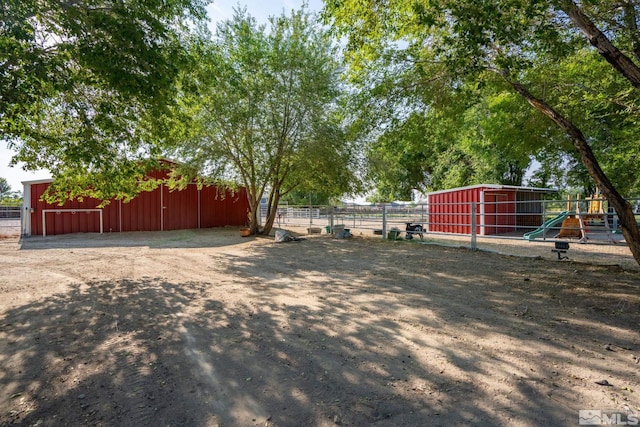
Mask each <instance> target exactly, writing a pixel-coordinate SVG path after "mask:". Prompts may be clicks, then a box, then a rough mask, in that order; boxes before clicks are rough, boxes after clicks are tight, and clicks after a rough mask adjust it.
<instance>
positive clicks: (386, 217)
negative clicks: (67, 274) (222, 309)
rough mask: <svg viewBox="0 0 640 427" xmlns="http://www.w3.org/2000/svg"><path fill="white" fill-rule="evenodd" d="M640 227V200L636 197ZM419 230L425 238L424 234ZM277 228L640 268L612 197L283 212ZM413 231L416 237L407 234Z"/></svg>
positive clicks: (291, 209) (301, 208) (297, 208)
mask: <svg viewBox="0 0 640 427" xmlns="http://www.w3.org/2000/svg"><path fill="white" fill-rule="evenodd" d="M629 201H630V202H631V203H632V205H633V206H634V209H635V213H636V220H637V221H639V222H640V199H629ZM416 225H419V226H420V227H419V228H418V229H419V230H421V231H422V233H416V232H415V229H416V227H415V226H416ZM275 227H277V228H298V229H301V228H302V229H305V230H301V231H306V232H307V233H325V234H326V233H333V232H335V231H336V230H342V229H347V230H349V231H350V232H351V233H352V234H354V235H361V236H365V237H377V238H387V239H389V238H392V239H394V240H411V241H414V242H415V241H417V242H421V243H433V244H442V245H453V246H462V247H467V248H469V249H472V250H476V249H480V250H491V251H496V252H500V253H505V254H510V255H525V256H540V257H550V256H555V255H554V253H552V252H551V249H553V247H554V242H556V241H565V242H569V243H570V249H569V251H568V255H569V256H570V259H572V260H574V261H584V262H588V263H599V264H617V265H623V266H625V267H630V268H634V269H635V268H637V267H638V264H637V262H636V261H635V260H634V259H633V257H632V256H631V252H630V251H629V248H628V246H627V245H626V242H625V241H624V237H623V236H622V234H621V231H620V227H619V223H618V217H617V215H616V213H615V211H614V210H612V209H611V208H610V207H609V206H608V203H607V201H606V200H604V199H595V198H594V199H586V200H585V199H582V200H581V199H569V200H564V201H562V200H537V201H504V202H503V201H498V202H492V203H478V202H469V203H441V204H432V205H429V204H407V205H404V204H386V205H370V206H358V205H353V206H346V207H328V206H312V207H309V206H282V207H280V208H278V211H277V217H276V221H275ZM407 230H409V232H407Z"/></svg>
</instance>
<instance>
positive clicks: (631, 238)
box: [502, 73, 640, 264]
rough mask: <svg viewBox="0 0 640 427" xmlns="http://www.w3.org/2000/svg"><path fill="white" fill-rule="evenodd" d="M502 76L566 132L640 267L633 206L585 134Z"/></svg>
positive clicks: (639, 238)
mask: <svg viewBox="0 0 640 427" xmlns="http://www.w3.org/2000/svg"><path fill="white" fill-rule="evenodd" d="M502 76H503V77H504V78H505V79H506V80H507V82H508V83H509V84H510V85H511V86H512V87H513V88H514V89H515V91H516V92H517V93H518V94H520V95H521V96H522V97H524V98H525V99H526V100H527V102H529V104H531V105H532V106H533V108H535V109H536V110H538V111H540V112H541V113H542V114H544V115H545V116H547V117H549V118H550V119H551V120H552V121H553V122H554V123H555V124H556V125H558V126H559V127H560V128H561V129H563V130H564V131H565V132H566V133H567V135H568V136H569V138H571V142H572V143H573V146H574V147H575V148H576V150H577V151H578V153H579V154H580V158H581V159H582V163H583V164H584V166H585V167H586V169H587V172H589V175H590V176H591V178H592V179H593V180H594V182H595V184H596V185H597V186H598V188H599V189H600V191H602V195H603V196H604V197H605V198H606V199H607V200H608V201H609V204H610V205H611V206H613V208H614V209H615V210H616V213H617V214H618V223H619V224H620V228H621V229H622V235H623V236H624V238H625V240H626V242H627V245H629V249H630V250H631V253H632V254H633V257H634V258H635V260H636V261H637V262H638V264H640V228H638V224H637V223H636V219H635V216H634V214H633V208H632V206H631V204H630V203H629V202H628V201H627V200H626V199H625V198H624V197H622V196H621V195H620V193H618V191H617V190H616V189H615V187H614V186H613V184H611V182H610V181H609V178H608V177H607V176H606V174H605V173H604V171H603V170H602V168H601V167H600V164H599V163H598V160H597V159H596V157H595V155H594V154H593V151H592V150H591V146H590V145H589V143H588V142H587V140H586V139H585V137H584V135H583V134H582V131H580V129H578V128H577V127H576V126H575V125H574V124H573V123H572V122H571V121H569V120H568V119H567V118H565V117H564V116H562V115H561V114H560V113H558V112H557V111H555V110H554V109H553V108H552V107H551V106H550V105H549V104H547V103H546V102H544V101H543V100H540V99H538V98H536V97H535V96H533V94H531V93H530V92H529V91H528V90H527V89H526V88H525V87H524V86H522V84H520V83H519V82H516V81H511V80H510V79H509V78H508V76H507V75H506V74H505V73H503V74H502Z"/></svg>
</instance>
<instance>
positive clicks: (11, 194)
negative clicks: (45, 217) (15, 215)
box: [0, 177, 22, 206]
mask: <svg viewBox="0 0 640 427" xmlns="http://www.w3.org/2000/svg"><path fill="white" fill-rule="evenodd" d="M20 203H22V195H21V193H20V191H13V190H12V189H11V186H10V185H9V182H8V181H7V179H6V178H2V177H0V204H1V205H5V206H18V205H19V204H20Z"/></svg>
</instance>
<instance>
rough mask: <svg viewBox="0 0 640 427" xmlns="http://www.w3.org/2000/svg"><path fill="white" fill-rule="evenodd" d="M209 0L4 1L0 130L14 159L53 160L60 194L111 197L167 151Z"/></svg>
mask: <svg viewBox="0 0 640 427" xmlns="http://www.w3.org/2000/svg"><path fill="white" fill-rule="evenodd" d="M207 3H208V2H207V1H206V0H166V1H155V0H132V1H126V2H121V1H112V0H106V1H95V0H79V1H62V2H58V1H51V0H45V1H40V0H38V1H36V0H8V1H4V2H2V5H0V16H1V17H2V19H0V52H1V56H0V66H1V68H2V70H3V72H2V73H0V138H2V139H5V140H7V141H9V143H10V147H11V148H13V149H14V150H15V151H16V156H15V157H14V159H13V161H14V162H18V161H21V162H24V164H25V167H26V168H27V169H32V170H35V169H42V168H46V169H49V170H50V171H51V172H52V174H53V177H54V178H56V180H55V181H54V186H53V188H57V190H58V192H59V193H60V194H59V196H58V198H59V199H64V198H66V197H74V196H75V195H79V194H82V193H83V192H85V193H86V191H87V189H88V188H92V189H93V190H94V192H93V194H91V195H94V196H96V197H100V198H104V199H108V198H110V197H113V196H123V195H126V194H129V193H131V191H133V188H132V187H133V186H132V185H131V184H130V183H131V182H134V183H135V182H136V180H138V179H141V178H142V177H143V176H144V172H145V170H146V169H147V166H148V165H147V164H145V162H144V159H148V158H151V157H153V154H156V153H158V152H159V151H158V148H157V146H156V145H155V143H154V141H155V139H156V138H157V137H158V136H159V135H162V132H163V126H164V125H163V122H162V120H161V118H162V117H163V116H164V115H165V114H167V112H168V108H167V107H168V106H169V105H171V103H172V102H173V97H174V93H175V84H176V78H177V77H178V75H179V72H181V70H183V69H184V67H186V66H188V64H189V63H190V61H191V58H190V56H189V53H188V51H187V49H186V48H185V44H186V43H185V40H187V39H188V38H189V36H188V35H189V34H191V33H193V30H194V29H197V28H198V27H199V26H200V25H202V23H203V22H204V20H205V17H206V13H205V10H204V6H205V5H206V4H207Z"/></svg>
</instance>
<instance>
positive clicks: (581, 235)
mask: <svg viewBox="0 0 640 427" xmlns="http://www.w3.org/2000/svg"><path fill="white" fill-rule="evenodd" d="M584 201H585V202H586V203H587V206H588V208H587V211H586V212H583V211H582V210H581V208H580V205H581V200H580V195H579V194H578V195H577V197H576V200H575V201H572V200H571V197H570V196H569V197H568V198H567V209H566V210H565V211H562V212H560V213H559V214H558V215H557V216H555V217H553V218H551V219H549V220H547V221H545V222H544V223H543V224H542V225H541V226H540V227H538V228H537V229H535V230H533V231H530V232H528V233H525V234H524V236H523V237H524V239H526V240H535V239H537V238H543V239H544V238H546V237H548V236H547V234H548V233H549V232H550V231H552V230H559V232H558V233H557V234H556V235H555V236H550V237H553V238H557V239H579V241H580V243H586V242H587V240H589V239H590V238H591V237H595V236H603V235H604V236H606V240H608V241H609V242H611V243H618V242H619V240H616V239H614V235H617V234H620V231H619V230H618V227H617V220H616V219H617V218H616V216H615V215H614V214H613V213H608V212H605V206H604V202H605V200H604V199H603V198H602V196H601V195H600V192H599V191H598V190H597V189H596V193H595V194H594V195H591V197H587V198H585V200H584ZM574 203H575V209H572V205H573V204H574ZM607 210H608V208H607ZM559 255H560V254H558V256H559Z"/></svg>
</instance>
